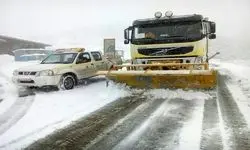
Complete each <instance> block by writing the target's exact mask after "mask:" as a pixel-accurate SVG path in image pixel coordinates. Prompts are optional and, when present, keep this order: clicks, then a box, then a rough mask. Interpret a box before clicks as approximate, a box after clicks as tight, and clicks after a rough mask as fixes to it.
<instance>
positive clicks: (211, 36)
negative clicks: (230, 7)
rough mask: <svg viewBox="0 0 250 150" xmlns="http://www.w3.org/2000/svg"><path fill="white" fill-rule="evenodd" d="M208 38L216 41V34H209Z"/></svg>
mask: <svg viewBox="0 0 250 150" xmlns="http://www.w3.org/2000/svg"><path fill="white" fill-rule="evenodd" d="M208 38H209V39H211V40H212V39H216V34H214V33H212V34H209V35H208Z"/></svg>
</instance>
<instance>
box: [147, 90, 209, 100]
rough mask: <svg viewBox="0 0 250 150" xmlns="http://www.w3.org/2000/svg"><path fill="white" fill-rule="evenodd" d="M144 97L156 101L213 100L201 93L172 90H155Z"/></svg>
mask: <svg viewBox="0 0 250 150" xmlns="http://www.w3.org/2000/svg"><path fill="white" fill-rule="evenodd" d="M144 95H146V96H150V97H152V98H154V99H158V98H159V99H160V98H163V99H176V98H180V99H184V100H194V99H199V100H207V99H209V98H211V96H210V95H209V94H206V93H204V92H199V91H193V90H188V91H184V90H182V89H177V90H170V89H153V90H150V91H148V92H147V93H145V94H144Z"/></svg>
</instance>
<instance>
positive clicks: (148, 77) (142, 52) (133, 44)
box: [98, 11, 217, 89]
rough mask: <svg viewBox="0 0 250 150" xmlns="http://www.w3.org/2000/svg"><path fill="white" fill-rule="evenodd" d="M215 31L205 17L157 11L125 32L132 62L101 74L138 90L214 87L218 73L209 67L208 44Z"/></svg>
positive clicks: (213, 25)
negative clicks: (152, 16)
mask: <svg viewBox="0 0 250 150" xmlns="http://www.w3.org/2000/svg"><path fill="white" fill-rule="evenodd" d="M215 32H216V25H215V22H212V21H209V20H208V18H203V16H202V15H198V14H193V15H185V16H174V15H173V13H172V12H171V11H167V12H166V13H165V16H163V15H162V13H161V12H156V13H155V17H154V18H149V19H141V20H135V21H134V22H133V24H132V26H130V27H128V28H127V29H125V30H124V38H125V40H124V44H129V43H130V51H131V59H132V63H131V64H128V65H114V66H112V67H111V68H110V70H108V71H100V72H98V73H99V74H102V75H106V77H107V78H108V79H109V80H112V81H114V82H118V83H125V84H127V85H128V86H131V87H137V88H184V89H186V88H195V89H196V88H198V89H211V88H214V87H215V86H216V82H217V81H216V80H217V71H216V70H214V69H211V68H209V59H210V57H209V56H208V44H209V40H211V39H215V38H216V34H215Z"/></svg>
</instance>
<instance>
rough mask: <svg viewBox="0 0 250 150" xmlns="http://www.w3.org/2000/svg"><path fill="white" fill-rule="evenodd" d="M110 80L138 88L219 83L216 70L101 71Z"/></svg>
mask: <svg viewBox="0 0 250 150" xmlns="http://www.w3.org/2000/svg"><path fill="white" fill-rule="evenodd" d="M98 74H99V75H106V77H107V78H108V79H109V80H112V81H114V82H117V83H124V84H126V85H128V86H131V87H136V88H182V89H186V88H191V89H211V88H215V87H216V84H217V71H216V70H212V69H211V70H146V71H144V70H130V71H121V70H110V71H100V72H98Z"/></svg>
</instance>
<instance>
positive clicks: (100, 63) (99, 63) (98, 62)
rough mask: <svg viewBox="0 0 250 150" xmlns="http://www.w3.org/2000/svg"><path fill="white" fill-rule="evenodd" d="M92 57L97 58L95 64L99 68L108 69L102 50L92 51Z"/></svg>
mask: <svg viewBox="0 0 250 150" xmlns="http://www.w3.org/2000/svg"><path fill="white" fill-rule="evenodd" d="M90 53H91V55H92V57H93V58H94V60H95V66H96V69H97V70H106V69H107V66H106V65H107V64H106V63H105V61H104V60H103V59H102V55H101V53H100V52H90Z"/></svg>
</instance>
